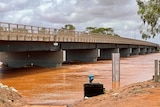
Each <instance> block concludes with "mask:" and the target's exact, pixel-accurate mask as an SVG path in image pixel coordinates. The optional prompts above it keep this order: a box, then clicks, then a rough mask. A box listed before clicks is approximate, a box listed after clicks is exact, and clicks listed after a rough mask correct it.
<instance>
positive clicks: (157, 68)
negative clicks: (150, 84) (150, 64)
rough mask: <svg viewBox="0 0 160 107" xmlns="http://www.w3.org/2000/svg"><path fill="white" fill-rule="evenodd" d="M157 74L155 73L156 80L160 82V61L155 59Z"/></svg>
mask: <svg viewBox="0 0 160 107" xmlns="http://www.w3.org/2000/svg"><path fill="white" fill-rule="evenodd" d="M154 62H155V75H154V82H159V79H160V66H159V65H160V61H159V60H155V61H154Z"/></svg>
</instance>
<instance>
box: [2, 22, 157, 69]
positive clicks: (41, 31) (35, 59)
mask: <svg viewBox="0 0 160 107" xmlns="http://www.w3.org/2000/svg"><path fill="white" fill-rule="evenodd" d="M158 48H159V45H158V44H155V43H151V42H146V41H141V40H134V39H129V38H123V37H118V36H110V35H104V34H92V33H86V32H77V31H70V30H63V29H54V28H45V27H39V26H29V25H21V24H12V23H4V22H0V61H1V62H3V64H5V65H7V66H9V67H12V68H19V67H23V66H26V65H31V66H41V67H58V66H61V65H62V63H63V62H64V53H65V56H66V58H65V61H67V62H72V61H82V62H95V61H97V59H98V58H100V59H111V55H112V53H117V52H119V53H120V56H121V57H127V56H131V55H143V54H149V53H154V52H157V49H158Z"/></svg>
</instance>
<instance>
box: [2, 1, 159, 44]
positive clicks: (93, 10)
mask: <svg viewBox="0 0 160 107" xmlns="http://www.w3.org/2000/svg"><path fill="white" fill-rule="evenodd" d="M137 10H138V6H137V4H136V0H0V21H1V22H10V23H18V24H27V25H35V26H43V27H53V28H61V27H63V26H64V25H65V24H72V25H74V26H75V27H76V30H78V31H84V30H85V28H86V27H89V26H92V27H112V28H114V30H115V32H116V33H117V34H119V35H121V36H122V37H127V38H135V39H141V36H140V34H139V30H138V27H139V26H140V24H141V23H142V21H141V20H140V18H139V16H138V15H137ZM148 41H151V42H155V43H158V44H159V41H160V36H159V37H156V38H155V39H150V40H148Z"/></svg>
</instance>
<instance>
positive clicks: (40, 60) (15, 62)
mask: <svg viewBox="0 0 160 107" xmlns="http://www.w3.org/2000/svg"><path fill="white" fill-rule="evenodd" d="M0 61H1V62H3V63H4V64H5V65H7V66H8V67H12V68H20V67H24V66H40V67H58V66H61V65H62V62H63V54H62V51H52V52H51V51H46V52H44V51H33V52H32V51H29V52H1V53H0Z"/></svg>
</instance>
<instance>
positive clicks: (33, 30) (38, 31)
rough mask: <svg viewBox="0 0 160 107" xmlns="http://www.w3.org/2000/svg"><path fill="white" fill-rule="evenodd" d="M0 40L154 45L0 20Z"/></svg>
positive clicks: (116, 37)
mask: <svg viewBox="0 0 160 107" xmlns="http://www.w3.org/2000/svg"><path fill="white" fill-rule="evenodd" d="M0 40H20V41H54V42H89V43H95V42H96V43H117V44H135V45H149V46H155V44H154V43H149V42H146V41H140V40H134V39H129V38H122V37H118V36H111V35H104V34H95V33H88V32H79V31H72V30H64V29H54V28H45V27H38V26H29V25H21V24H11V23H4V22H0Z"/></svg>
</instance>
